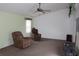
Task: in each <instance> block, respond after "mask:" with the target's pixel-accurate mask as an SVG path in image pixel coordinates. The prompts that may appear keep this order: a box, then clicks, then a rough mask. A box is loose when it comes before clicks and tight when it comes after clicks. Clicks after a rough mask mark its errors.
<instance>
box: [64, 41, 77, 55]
mask: <svg viewBox="0 0 79 59" xmlns="http://www.w3.org/2000/svg"><path fill="white" fill-rule="evenodd" d="M64 55H65V56H77V53H76V49H75V43H72V42H68V41H66V42H65V44H64Z"/></svg>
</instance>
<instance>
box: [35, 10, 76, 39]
mask: <svg viewBox="0 0 79 59" xmlns="http://www.w3.org/2000/svg"><path fill="white" fill-rule="evenodd" d="M33 27H36V28H37V29H38V30H39V32H40V33H41V34H42V37H43V38H52V39H61V40H65V39H66V34H72V35H75V34H74V32H75V22H74V15H72V16H71V18H69V17H68V9H63V10H59V11H56V12H52V13H49V14H45V15H42V16H39V17H36V18H34V19H33ZM73 38H75V37H73Z"/></svg>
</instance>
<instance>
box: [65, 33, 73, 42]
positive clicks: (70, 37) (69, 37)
mask: <svg viewBox="0 0 79 59" xmlns="http://www.w3.org/2000/svg"><path fill="white" fill-rule="evenodd" d="M66 41H68V42H72V35H70V34H68V35H67V36H66Z"/></svg>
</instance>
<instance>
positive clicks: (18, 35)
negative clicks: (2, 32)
mask: <svg viewBox="0 0 79 59" xmlns="http://www.w3.org/2000/svg"><path fill="white" fill-rule="evenodd" d="M12 37H13V40H14V41H17V40H20V39H22V38H23V35H22V33H21V32H20V31H16V32H13V33H12Z"/></svg>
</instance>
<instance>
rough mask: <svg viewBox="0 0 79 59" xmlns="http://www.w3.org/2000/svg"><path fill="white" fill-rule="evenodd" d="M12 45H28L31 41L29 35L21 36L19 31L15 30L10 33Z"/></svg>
mask: <svg viewBox="0 0 79 59" xmlns="http://www.w3.org/2000/svg"><path fill="white" fill-rule="evenodd" d="M12 37H13V41H14V46H15V47H17V48H26V47H28V46H30V45H31V44H32V42H33V40H32V38H31V37H23V35H22V33H21V32H20V31H16V32H13V33H12Z"/></svg>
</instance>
